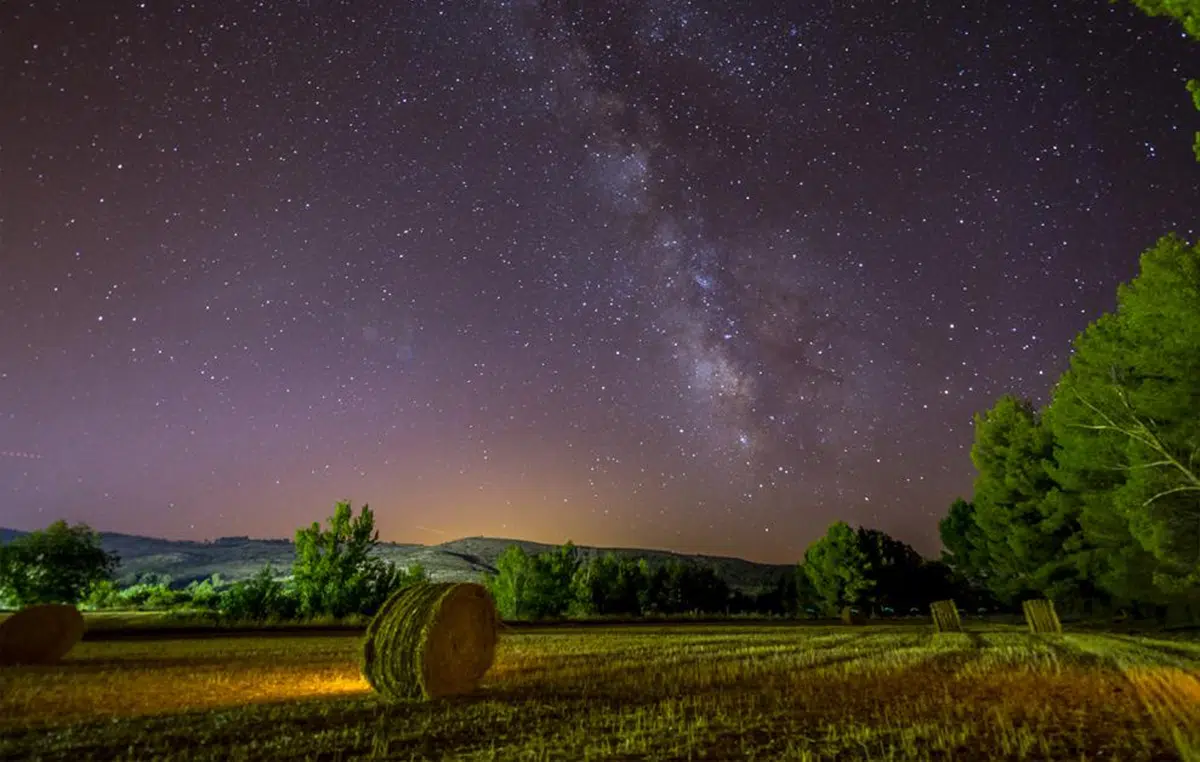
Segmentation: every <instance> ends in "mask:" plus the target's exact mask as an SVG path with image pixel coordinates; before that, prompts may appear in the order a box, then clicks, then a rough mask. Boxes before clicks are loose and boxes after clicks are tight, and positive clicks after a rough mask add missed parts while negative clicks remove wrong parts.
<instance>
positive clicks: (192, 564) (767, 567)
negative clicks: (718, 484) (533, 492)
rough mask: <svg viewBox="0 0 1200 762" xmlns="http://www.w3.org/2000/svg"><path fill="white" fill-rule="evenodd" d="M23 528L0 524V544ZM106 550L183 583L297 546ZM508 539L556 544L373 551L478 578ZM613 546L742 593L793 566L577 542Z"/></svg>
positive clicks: (125, 565)
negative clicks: (701, 573)
mask: <svg viewBox="0 0 1200 762" xmlns="http://www.w3.org/2000/svg"><path fill="white" fill-rule="evenodd" d="M23 534H25V532H21V531H18V530H15V529H4V528H2V527H0V543H5V542H8V541H10V540H12V539H13V538H15V537H20V536H21V535H23ZM100 542H101V544H102V545H103V546H104V549H105V550H107V551H110V552H115V553H117V554H118V555H119V556H120V557H121V566H120V568H119V569H118V571H117V575H118V579H119V581H120V582H122V583H123V584H129V583H132V582H133V581H134V580H136V579H137V578H138V576H139V575H141V574H145V573H148V572H153V573H155V574H165V575H167V576H169V577H170V578H171V579H172V580H173V582H174V583H176V584H186V583H188V582H191V581H193V580H197V579H204V578H206V577H209V576H211V575H213V574H220V575H221V577H222V578H223V579H225V580H228V581H236V580H240V579H246V578H248V577H250V576H252V575H253V574H254V573H255V572H257V571H258V570H260V569H261V568H262V567H263V564H266V563H270V564H271V565H272V566H273V567H275V568H276V569H277V570H279V572H280V573H281V574H286V573H288V571H289V570H290V569H291V565H292V557H293V555H294V552H295V551H294V548H293V545H292V541H291V540H260V539H251V538H249V537H222V538H219V539H216V540H211V541H207V542H196V541H193V540H164V539H161V538H158V537H141V536H139V535H131V534H118V533H115V532H102V533H101V534H100ZM509 545H519V546H521V548H523V549H524V550H525V552H526V553H540V552H542V551H544V550H550V549H552V548H553V547H554V546H553V545H547V544H544V543H539V542H528V541H526V540H509V539H503V538H498V537H465V538H463V539H461V540H451V541H450V542H444V543H442V544H441V545H417V544H400V543H380V546H379V549H378V555H379V556H380V557H382V558H385V559H387V560H389V561H393V562H395V563H396V564H397V565H399V566H409V565H411V564H414V563H417V564H421V566H423V567H425V570H426V571H428V572H429V576H430V577H431V578H432V579H433V580H434V581H436V582H467V581H476V580H478V579H479V577H480V576H481V575H482V574H484V573H486V572H495V571H496V559H497V558H498V557H499V556H500V554H501V553H502V552H504V549H505V548H507V547H508V546H509ZM610 551H611V552H613V553H615V554H617V555H619V556H631V557H634V558H645V559H646V560H647V561H649V562H650V563H652V564H661V563H665V562H666V561H668V560H670V559H673V558H674V559H680V560H685V561H686V560H692V561H697V562H700V563H704V564H706V565H709V566H712V567H714V568H715V569H716V571H717V573H718V574H719V575H720V576H721V577H722V578H723V579H724V580H725V581H726V582H727V583H728V584H729V586H730V587H732V588H734V589H737V590H742V591H745V592H751V591H754V590H756V589H758V588H760V587H763V586H765V585H769V584H773V583H774V582H775V581H776V580H777V579H778V578H779V576H780V575H781V574H784V573H787V572H789V571H790V570H791V569H792V567H791V566H787V565H783V566H779V565H775V564H760V563H755V562H753V561H746V560H744V559H741V558H727V557H723V556H701V555H684V554H681V553H670V552H668V551H663V550H641V549H638V548H593V547H587V546H579V552H580V555H581V556H582V557H584V558H589V557H591V556H593V555H596V554H600V553H607V552H610Z"/></svg>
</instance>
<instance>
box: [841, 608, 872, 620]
mask: <svg viewBox="0 0 1200 762" xmlns="http://www.w3.org/2000/svg"><path fill="white" fill-rule="evenodd" d="M866 621H867V620H866V618H865V617H864V616H863V615H862V614H860V613H858V612H857V611H855V610H854V609H853V608H851V607H849V606H843V607H842V622H843V623H844V624H853V625H860V624H865V623H866Z"/></svg>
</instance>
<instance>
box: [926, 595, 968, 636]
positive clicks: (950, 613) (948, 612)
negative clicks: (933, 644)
mask: <svg viewBox="0 0 1200 762" xmlns="http://www.w3.org/2000/svg"><path fill="white" fill-rule="evenodd" d="M929 613H930V614H932V615H933V626H934V628H935V629H936V630H937V631H938V632H962V631H963V628H962V619H960V618H959V616H958V606H956V605H954V601H952V600H950V601H934V602H933V603H931V604H929Z"/></svg>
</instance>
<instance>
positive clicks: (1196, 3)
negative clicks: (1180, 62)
mask: <svg viewBox="0 0 1200 762" xmlns="http://www.w3.org/2000/svg"><path fill="white" fill-rule="evenodd" d="M1133 3H1134V5H1136V6H1137V7H1138V8H1141V9H1142V11H1143V12H1144V13H1145V14H1146V15H1148V16H1169V17H1171V18H1173V19H1175V20H1176V21H1178V22H1179V23H1180V24H1182V25H1183V30H1184V31H1185V32H1186V33H1187V34H1188V36H1190V37H1191V38H1192V39H1194V40H1200V0H1133ZM1187 89H1188V92H1189V93H1191V96H1192V103H1193V104H1194V105H1195V106H1196V110H1197V111H1200V80H1195V79H1192V80H1189V81H1188V83H1187ZM1192 148H1193V150H1194V151H1195V153H1196V159H1197V161H1200V132H1197V133H1196V135H1195V142H1194V143H1193V146H1192Z"/></svg>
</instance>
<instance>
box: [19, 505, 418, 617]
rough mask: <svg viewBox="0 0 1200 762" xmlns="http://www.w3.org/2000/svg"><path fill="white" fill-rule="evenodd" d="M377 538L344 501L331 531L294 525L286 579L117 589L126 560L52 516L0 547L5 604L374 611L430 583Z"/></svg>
mask: <svg viewBox="0 0 1200 762" xmlns="http://www.w3.org/2000/svg"><path fill="white" fill-rule="evenodd" d="M378 543H379V532H378V530H376V528H375V514H374V513H373V512H372V511H371V509H370V507H369V506H366V505H364V506H363V507H362V510H361V511H360V512H359V514H358V515H357V516H355V515H354V511H353V509H352V508H351V505H350V503H349V502H346V501H343V502H339V503H337V504H336V505H335V507H334V512H333V515H332V516H330V517H329V518H328V520H327V526H326V527H324V528H323V527H322V526H321V525H320V524H319V523H317V522H313V524H312V525H311V526H307V527H302V528H300V529H299V530H297V532H296V539H295V557H294V560H293V561H292V567H291V570H290V571H291V573H290V575H287V576H286V577H285V578H283V579H281V578H280V575H279V574H278V573H277V572H276V570H275V569H273V568H272V567H271V566H270V565H269V564H267V565H264V566H263V568H262V569H261V570H259V572H258V573H257V574H255V575H254V576H253V577H251V578H250V579H248V580H241V581H238V582H234V583H232V584H225V583H224V582H223V581H222V580H221V579H220V576H219V575H213V576H212V577H209V578H208V579H204V580H199V581H196V582H192V583H191V584H189V585H188V586H187V587H183V588H177V587H174V586H173V585H172V584H171V580H170V579H169V578H165V577H162V576H159V575H154V574H148V575H143V576H142V577H141V578H140V579H138V580H137V582H135V583H134V584H132V585H129V586H126V587H120V586H118V585H117V584H116V582H115V575H116V570H117V567H118V565H119V563H120V558H119V557H118V556H117V554H115V553H111V552H107V551H105V550H104V549H103V548H102V547H101V544H100V535H99V534H98V533H97V532H95V531H93V530H92V529H91V528H89V527H88V526H87V525H85V524H76V525H74V526H68V525H67V523H66V522H65V521H56V522H54V523H53V524H51V525H50V526H49V527H47V528H46V529H44V530H38V531H34V532H30V533H29V534H27V535H24V536H22V537H18V538H16V539H14V540H12V541H10V542H9V543H7V544H4V545H0V604H3V605H8V606H12V607H21V606H27V605H32V604H38V603H69V604H77V605H81V606H83V607H85V608H92V609H103V608H143V609H158V610H173V609H187V610H191V611H201V612H212V613H214V614H218V615H221V616H224V617H227V618H230V619H235V620H243V619H245V620H265V619H281V620H288V619H316V618H323V617H324V618H334V619H342V618H346V617H349V616H353V615H362V616H370V615H372V614H374V613H375V611H376V610H378V608H379V607H380V606H381V605H383V602H384V601H386V600H387V599H388V597H389V596H391V595H392V594H393V593H394V592H396V591H397V590H400V589H402V588H404V587H407V586H409V585H412V584H414V583H416V582H423V581H427V580H428V579H429V576H428V574H426V572H425V570H424V569H423V568H421V566H420V565H419V564H414V565H412V566H408V567H399V566H397V565H396V564H394V563H392V562H390V561H385V560H383V559H381V558H378V557H377V556H376V555H374V553H373V551H374V549H375V548H376V546H377V545H378Z"/></svg>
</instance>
